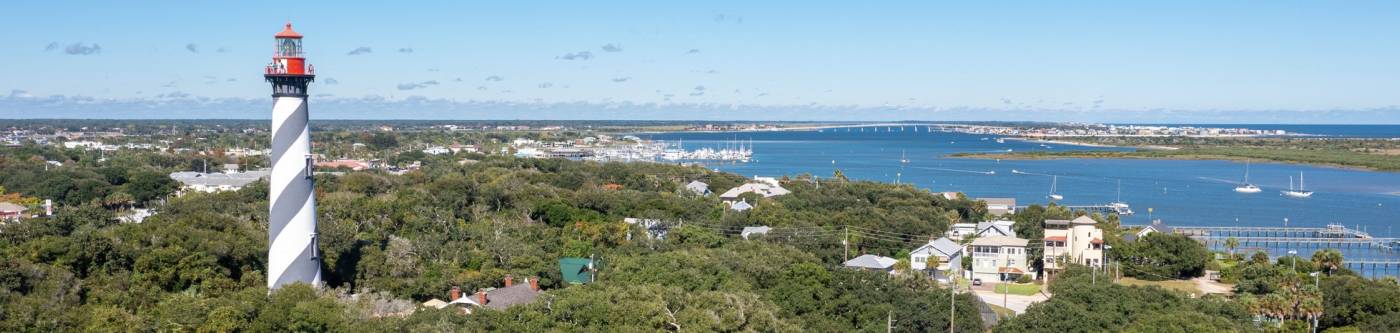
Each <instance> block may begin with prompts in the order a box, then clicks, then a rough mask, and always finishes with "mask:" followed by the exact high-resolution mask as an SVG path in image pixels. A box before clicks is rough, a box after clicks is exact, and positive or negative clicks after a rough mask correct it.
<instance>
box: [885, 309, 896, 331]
mask: <svg viewBox="0 0 1400 333" xmlns="http://www.w3.org/2000/svg"><path fill="white" fill-rule="evenodd" d="M891 332H894V311H888V312H885V333H891Z"/></svg>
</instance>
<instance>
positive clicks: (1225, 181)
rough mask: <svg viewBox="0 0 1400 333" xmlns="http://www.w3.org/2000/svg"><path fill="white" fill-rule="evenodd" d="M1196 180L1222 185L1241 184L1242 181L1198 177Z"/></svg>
mask: <svg viewBox="0 0 1400 333" xmlns="http://www.w3.org/2000/svg"><path fill="white" fill-rule="evenodd" d="M1196 179H1200V180H1205V181H1209V182H1212V183H1221V184H1239V183H1240V181H1238V180H1233V179H1223V178H1211V177H1196Z"/></svg>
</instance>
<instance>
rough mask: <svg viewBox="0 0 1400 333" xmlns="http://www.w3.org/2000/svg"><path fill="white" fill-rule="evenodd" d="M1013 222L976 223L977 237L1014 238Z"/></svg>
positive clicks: (1014, 223)
mask: <svg viewBox="0 0 1400 333" xmlns="http://www.w3.org/2000/svg"><path fill="white" fill-rule="evenodd" d="M1015 225H1016V222H1015V221H1006V220H997V221H990V222H977V233H976V235H977V237H983V236H1006V237H1016V229H1015V228H1014V226H1015Z"/></svg>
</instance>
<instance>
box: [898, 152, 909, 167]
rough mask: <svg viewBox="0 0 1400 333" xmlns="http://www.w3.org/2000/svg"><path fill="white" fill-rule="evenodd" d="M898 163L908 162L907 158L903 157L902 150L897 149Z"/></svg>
mask: <svg viewBox="0 0 1400 333" xmlns="http://www.w3.org/2000/svg"><path fill="white" fill-rule="evenodd" d="M899 163H902V164H909V158H908V157H905V155H904V150H900V151H899Z"/></svg>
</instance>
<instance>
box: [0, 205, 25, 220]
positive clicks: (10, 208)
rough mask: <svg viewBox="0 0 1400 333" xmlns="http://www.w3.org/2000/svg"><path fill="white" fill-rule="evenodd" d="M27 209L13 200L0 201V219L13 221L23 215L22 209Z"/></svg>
mask: <svg viewBox="0 0 1400 333" xmlns="http://www.w3.org/2000/svg"><path fill="white" fill-rule="evenodd" d="M26 210H29V209H28V208H24V206H20V205H17V204H15V203H13V202H8V201H6V202H0V221H13V220H18V219H20V218H21V217H24V211H26Z"/></svg>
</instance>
